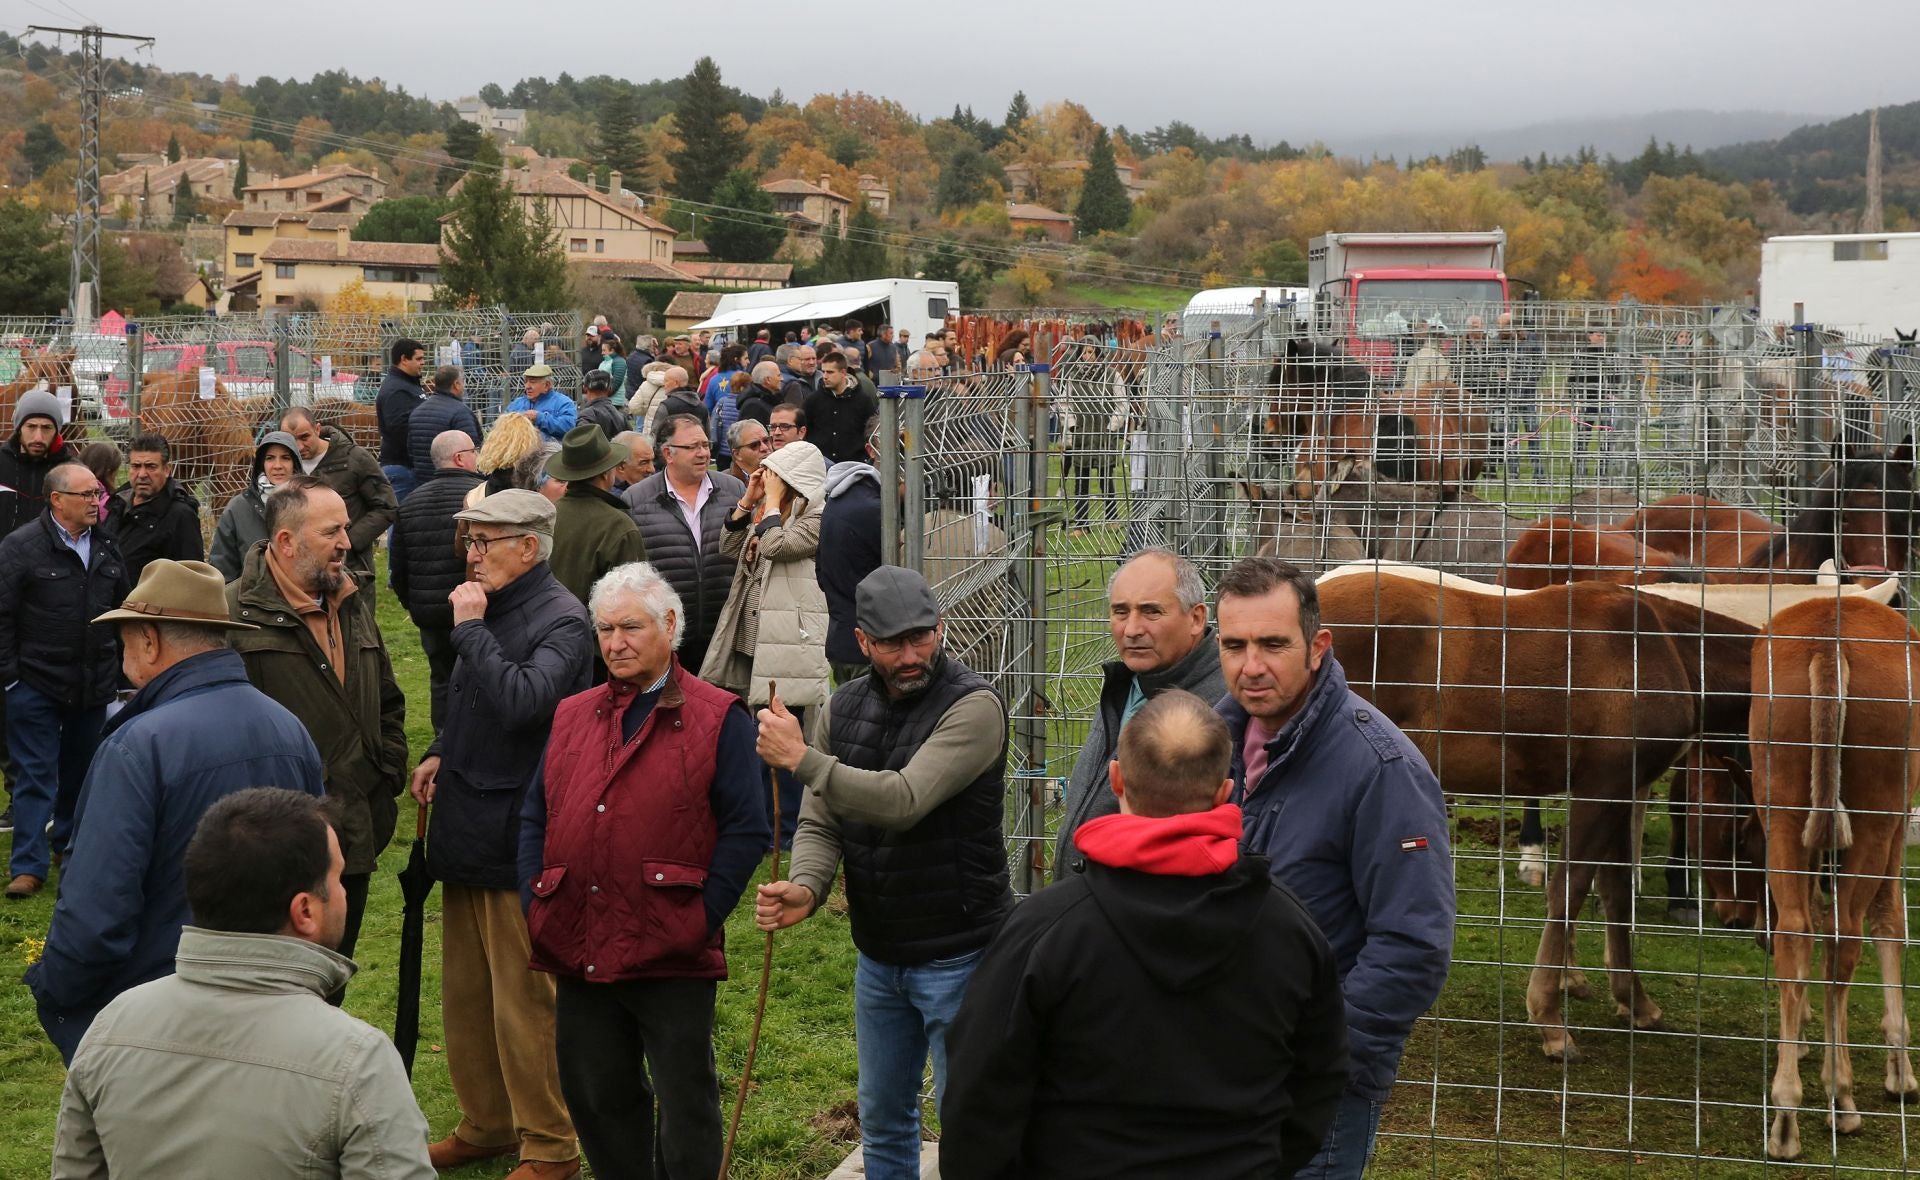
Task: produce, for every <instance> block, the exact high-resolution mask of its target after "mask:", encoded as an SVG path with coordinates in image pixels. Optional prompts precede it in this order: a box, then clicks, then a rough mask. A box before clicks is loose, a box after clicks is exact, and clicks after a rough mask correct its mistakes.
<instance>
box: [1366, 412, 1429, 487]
mask: <svg viewBox="0 0 1920 1180" xmlns="http://www.w3.org/2000/svg"><path fill="white" fill-rule="evenodd" d="M1377 421H1378V425H1376V426H1375V427H1374V469H1375V470H1377V471H1379V473H1380V474H1381V475H1384V476H1386V477H1387V478H1388V479H1392V480H1398V481H1400V482H1402V483H1413V482H1415V481H1416V480H1418V479H1419V478H1420V424H1419V423H1418V422H1415V421H1414V420H1413V417H1412V416H1411V415H1408V414H1381V415H1380V416H1379V418H1378V420H1377Z"/></svg>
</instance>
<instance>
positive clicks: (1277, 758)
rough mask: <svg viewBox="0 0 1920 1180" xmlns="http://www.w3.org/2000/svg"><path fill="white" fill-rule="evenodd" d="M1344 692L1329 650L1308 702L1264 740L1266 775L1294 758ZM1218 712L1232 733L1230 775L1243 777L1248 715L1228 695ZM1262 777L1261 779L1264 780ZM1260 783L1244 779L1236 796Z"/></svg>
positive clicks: (1343, 673)
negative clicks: (1244, 744) (1243, 745)
mask: <svg viewBox="0 0 1920 1180" xmlns="http://www.w3.org/2000/svg"><path fill="white" fill-rule="evenodd" d="M1346 696H1347V674H1346V671H1345V670H1344V669H1342V668H1341V667H1340V661H1339V660H1337V659H1335V658H1334V655H1333V653H1332V652H1331V651H1329V652H1328V653H1327V656H1326V658H1325V659H1324V660H1321V661H1320V671H1319V673H1318V674H1317V675H1315V676H1314V678H1313V687H1312V688H1311V689H1309V690H1307V703H1306V704H1304V705H1302V706H1301V707H1300V711H1299V712H1298V713H1295V714H1294V715H1293V716H1292V717H1291V718H1290V719H1289V720H1288V721H1287V723H1286V724H1285V725H1283V726H1281V727H1280V732H1279V733H1276V734H1274V735H1273V740H1272V741H1270V742H1268V743H1267V777H1269V778H1270V777H1272V775H1273V774H1274V772H1275V771H1278V770H1280V769H1282V768H1284V767H1285V766H1286V765H1287V764H1288V763H1289V762H1291V761H1292V760H1293V757H1294V755H1295V754H1296V753H1298V752H1299V750H1300V749H1301V747H1302V746H1303V745H1306V744H1308V742H1307V739H1308V735H1310V734H1312V733H1314V732H1315V731H1316V730H1318V729H1320V728H1321V727H1322V726H1323V725H1324V723H1325V722H1326V720H1327V719H1328V718H1329V717H1330V716H1331V715H1332V714H1333V711H1334V710H1335V709H1336V708H1337V707H1338V705H1339V703H1340V702H1341V701H1344V700H1345V699H1346ZM1218 712H1219V713H1220V715H1221V716H1222V717H1223V718H1225V719H1226V722H1227V730H1228V732H1229V733H1230V734H1231V735H1232V736H1233V775H1234V778H1235V779H1240V780H1244V779H1245V777H1246V771H1247V768H1246V763H1245V761H1244V760H1243V758H1242V756H1241V752H1240V751H1241V744H1242V743H1243V742H1244V741H1245V740H1246V736H1247V724H1248V720H1249V718H1248V716H1247V711H1246V710H1245V709H1243V708H1241V707H1240V702H1239V701H1237V700H1235V699H1234V698H1233V697H1232V696H1231V695H1229V696H1228V697H1227V698H1226V699H1225V700H1223V701H1221V702H1220V705H1219V707H1218ZM1263 781H1264V780H1263ZM1259 788H1260V784H1259V783H1247V782H1243V783H1242V787H1241V791H1240V794H1239V795H1238V796H1236V797H1237V798H1245V797H1247V796H1251V795H1252V794H1253V793H1254V792H1255V791H1257V790H1259Z"/></svg>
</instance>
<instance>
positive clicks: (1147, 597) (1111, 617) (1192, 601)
mask: <svg viewBox="0 0 1920 1180" xmlns="http://www.w3.org/2000/svg"><path fill="white" fill-rule="evenodd" d="M1107 629H1108V631H1109V632H1111V633H1112V635H1113V646H1114V649H1115V651H1116V652H1117V653H1118V655H1119V657H1120V658H1119V659H1116V660H1112V661H1109V662H1108V663H1107V664H1106V665H1104V666H1103V667H1102V669H1101V672H1102V675H1103V680H1102V682H1101V688H1100V707H1099V709H1098V710H1096V711H1095V713H1094V716H1093V724H1092V725H1091V726H1089V727H1088V729H1087V740H1086V741H1085V742H1083V743H1081V745H1080V753H1079V756H1078V757H1076V758H1075V759H1074V762H1073V773H1072V774H1071V775H1070V776H1069V777H1068V779H1067V801H1066V809H1065V811H1064V813H1063V814H1062V815H1061V817H1060V836H1059V841H1058V843H1056V844H1055V846H1054V853H1053V879H1054V880H1056V881H1058V880H1061V879H1062V878H1064V877H1066V876H1067V875H1069V874H1071V873H1074V872H1077V871H1079V870H1080V869H1081V868H1083V867H1084V866H1085V864H1086V857H1085V856H1084V855H1083V854H1082V853H1081V852H1080V850H1079V849H1078V848H1077V847H1075V845H1074V843H1073V834H1074V832H1075V831H1076V830H1078V829H1079V827H1080V825H1081V824H1084V823H1086V822H1087V821H1088V820H1090V819H1095V818H1097V817H1099V816H1103V815H1112V814H1114V813H1115V812H1117V811H1118V810H1119V809H1120V803H1119V800H1117V799H1116V798H1115V797H1114V794H1113V789H1112V785H1111V784H1110V782H1109V781H1108V777H1107V767H1108V766H1109V765H1110V764H1111V763H1112V761H1113V758H1114V750H1115V749H1117V748H1118V743H1119V741H1120V730H1121V728H1122V727H1123V726H1125V725H1126V723H1127V721H1128V719H1129V718H1131V717H1132V716H1133V715H1134V714H1135V713H1138V712H1139V711H1140V708H1141V706H1143V705H1145V704H1146V703H1147V702H1148V701H1150V700H1152V699H1153V698H1154V697H1156V696H1159V695H1160V694H1161V693H1163V692H1165V691H1166V690H1168V689H1170V688H1179V689H1185V690H1186V691H1187V692H1190V693H1192V694H1193V695H1195V696H1197V697H1199V698H1200V699H1201V700H1204V701H1207V702H1213V701H1217V700H1219V699H1220V698H1221V697H1223V696H1225V695H1227V682H1226V681H1225V680H1224V679H1222V678H1221V675H1220V649H1219V646H1218V645H1217V644H1216V643H1215V642H1214V638H1213V628H1212V627H1210V626H1209V625H1208V623H1207V588H1206V586H1204V585H1203V584H1202V583H1201V581H1200V572H1199V571H1198V570H1196V569H1194V568H1193V563H1192V562H1190V561H1188V560H1187V559H1186V558H1184V557H1181V556H1180V555H1179V554H1177V553H1173V552H1171V551H1169V550H1166V549H1142V550H1141V551H1140V552H1138V553H1136V554H1134V555H1133V557H1132V558H1131V559H1129V560H1128V561H1127V563H1126V564H1125V565H1122V566H1121V567H1120V568H1119V569H1118V570H1116V571H1115V572H1114V575H1113V578H1112V580H1110V581H1109V582H1108V583H1107Z"/></svg>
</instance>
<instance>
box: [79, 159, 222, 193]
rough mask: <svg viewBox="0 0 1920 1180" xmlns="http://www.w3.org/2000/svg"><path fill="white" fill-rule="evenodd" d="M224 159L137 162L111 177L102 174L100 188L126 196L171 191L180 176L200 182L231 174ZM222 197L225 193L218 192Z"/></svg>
mask: <svg viewBox="0 0 1920 1180" xmlns="http://www.w3.org/2000/svg"><path fill="white" fill-rule="evenodd" d="M228 167H229V165H228V163H227V161H225V160H217V159H213V158H212V157H207V156H202V157H197V158H195V159H191V160H181V161H179V162H178V163H175V164H166V165H159V166H155V165H144V164H143V165H138V166H136V167H133V168H129V169H127V170H126V171H125V172H116V173H114V174H113V175H112V176H105V177H102V178H101V180H100V191H101V192H102V193H105V194H106V195H108V196H127V195H133V194H137V193H141V192H145V191H147V190H149V189H151V190H152V191H153V192H154V193H156V194H157V193H163V192H164V193H171V192H173V190H174V189H175V188H177V187H178V186H179V184H180V176H181V174H182V173H185V174H186V177H187V180H188V183H204V182H206V181H210V180H225V179H227V178H228V177H229V176H231V175H232V174H231V173H230V172H229V171H228ZM220 195H221V196H226V195H227V194H226V193H224V192H223V193H221V194H220Z"/></svg>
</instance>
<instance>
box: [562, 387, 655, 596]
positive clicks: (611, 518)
mask: <svg viewBox="0 0 1920 1180" xmlns="http://www.w3.org/2000/svg"><path fill="white" fill-rule="evenodd" d="M624 458H625V456H623V455H622V454H620V452H619V451H616V450H615V449H614V447H613V444H612V443H611V442H608V441H607V436H606V433H605V432H604V431H602V430H601V429H600V428H599V427H598V426H595V425H594V424H593V423H591V422H587V423H583V424H581V425H579V426H576V427H574V428H573V429H572V430H569V431H568V432H567V437H566V438H565V439H564V440H562V442H561V443H560V449H559V450H558V451H555V452H554V453H553V455H552V457H550V458H549V459H548V460H547V474H548V475H550V476H552V477H553V478H554V479H557V480H560V481H562V482H564V483H565V484H566V485H567V491H566V494H565V495H563V496H561V497H560V499H559V501H558V502H557V503H556V504H555V505H554V520H553V558H552V562H551V564H552V566H553V576H554V577H556V578H558V579H559V580H560V584H561V585H562V586H565V587H566V588H567V589H569V590H571V591H573V594H574V597H576V598H578V599H579V600H580V601H581V603H582V604H583V605H584V604H585V603H586V601H587V595H588V594H589V593H590V592H592V590H593V584H594V583H595V582H598V581H599V580H600V575H602V574H604V573H606V572H607V571H608V570H610V569H612V568H614V567H615V566H619V565H625V564H627V563H628V562H630V561H645V560H646V559H647V545H646V542H645V541H643V540H641V539H640V526H638V525H636V524H634V523H633V516H632V515H631V514H630V513H628V511H627V504H626V501H624V500H622V499H621V498H620V497H618V496H616V495H614V494H613V473H614V468H616V467H618V466H620V464H621V462H622V461H623V460H624Z"/></svg>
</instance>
